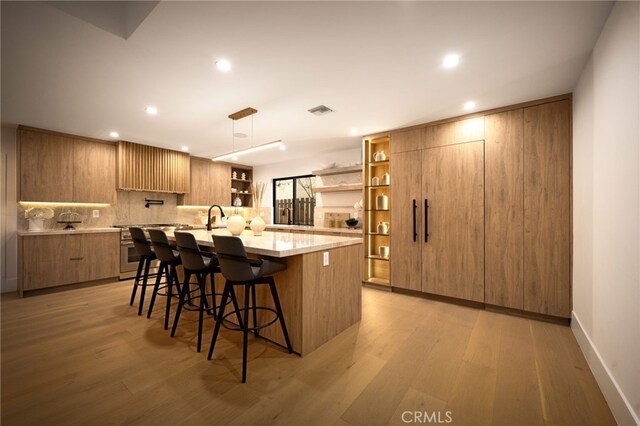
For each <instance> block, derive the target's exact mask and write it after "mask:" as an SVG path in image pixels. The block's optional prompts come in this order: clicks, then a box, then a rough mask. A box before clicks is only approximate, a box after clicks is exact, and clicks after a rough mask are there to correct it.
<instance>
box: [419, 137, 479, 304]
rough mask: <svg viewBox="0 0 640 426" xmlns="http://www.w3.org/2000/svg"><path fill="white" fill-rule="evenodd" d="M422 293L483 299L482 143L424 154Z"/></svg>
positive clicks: (456, 146) (428, 151)
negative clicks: (426, 236)
mask: <svg viewBox="0 0 640 426" xmlns="http://www.w3.org/2000/svg"><path fill="white" fill-rule="evenodd" d="M422 156H423V160H422V191H423V200H422V201H423V205H424V202H425V200H428V205H429V208H428V209H426V211H425V213H424V215H425V216H424V217H425V230H424V231H423V234H425V235H428V242H424V241H425V240H424V238H423V247H422V259H423V260H422V280H423V282H422V290H423V291H425V292H429V293H434V294H439V295H443V296H449V297H456V298H459V299H466V300H473V301H478V302H482V301H483V300H484V170H483V169H484V142H474V143H466V144H459V145H451V146H444V147H440V148H431V149H425V150H423V151H422Z"/></svg>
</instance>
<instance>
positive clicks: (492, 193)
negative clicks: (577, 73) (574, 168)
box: [390, 95, 571, 318]
mask: <svg viewBox="0 0 640 426" xmlns="http://www.w3.org/2000/svg"><path fill="white" fill-rule="evenodd" d="M390 151H391V161H390V163H391V164H390V170H391V182H392V185H391V200H392V209H391V251H392V253H393V254H394V255H393V256H391V262H390V268H391V271H390V275H391V283H390V284H391V286H392V287H397V288H405V289H409V290H414V291H422V292H427V293H432V294H438V295H443V296H449V297H454V298H458V299H464V300H471V301H476V302H482V303H484V304H486V305H492V306H499V307H505V308H511V309H516V310H521V311H527V312H532V313H537V314H544V315H549V316H554V317H561V318H569V317H570V315H571V274H570V272H571V270H570V268H571V95H563V96H557V97H554V98H548V99H542V100H539V101H532V102H528V103H526V104H520V105H514V106H509V107H504V108H500V109H496V110H492V111H487V112H484V113H478V114H475V115H474V116H471V117H462V118H458V119H455V118H454V119H448V120H443V121H440V122H437V123H427V124H425V125H422V126H414V127H412V128H408V129H399V130H397V131H393V132H391V141H390ZM418 176H419V177H418ZM425 199H428V200H429V201H428V203H429V208H428V209H427V208H426V204H425ZM414 200H417V204H418V207H417V215H418V220H417V223H416V226H415V230H416V232H417V233H418V238H417V240H418V241H417V243H416V242H415V241H414V238H413V234H414V225H413V223H414V221H413V218H412V216H413V201H414ZM425 213H428V222H427V221H426V217H425ZM427 226H428V227H429V229H428V232H429V242H428V243H427V242H425V232H426V227H427ZM420 267H421V271H419V269H420Z"/></svg>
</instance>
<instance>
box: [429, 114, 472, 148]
mask: <svg viewBox="0 0 640 426" xmlns="http://www.w3.org/2000/svg"><path fill="white" fill-rule="evenodd" d="M481 140H484V117H476V118H467V119H466V120H458V121H452V122H450V123H443V124H438V125H435V126H430V127H426V128H425V129H424V134H423V144H422V146H423V148H434V147H437V146H446V145H455V144H459V143H467V142H475V141H481Z"/></svg>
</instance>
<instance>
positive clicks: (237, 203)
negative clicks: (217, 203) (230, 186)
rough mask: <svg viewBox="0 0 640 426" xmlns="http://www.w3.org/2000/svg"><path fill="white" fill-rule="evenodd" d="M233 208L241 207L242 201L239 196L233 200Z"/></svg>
mask: <svg viewBox="0 0 640 426" xmlns="http://www.w3.org/2000/svg"><path fill="white" fill-rule="evenodd" d="M233 207H242V200H241V199H240V196H238V195H236V199H235V200H233Z"/></svg>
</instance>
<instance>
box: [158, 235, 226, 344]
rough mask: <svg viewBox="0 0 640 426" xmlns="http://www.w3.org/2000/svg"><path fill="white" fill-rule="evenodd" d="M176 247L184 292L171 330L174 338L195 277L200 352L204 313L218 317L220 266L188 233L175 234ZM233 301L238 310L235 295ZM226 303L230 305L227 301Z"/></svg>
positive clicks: (181, 294) (213, 256)
mask: <svg viewBox="0 0 640 426" xmlns="http://www.w3.org/2000/svg"><path fill="white" fill-rule="evenodd" d="M174 235H175V238H176V245H177V246H178V251H179V253H180V259H181V260H182V266H183V267H184V282H183V283H182V291H181V292H180V301H179V302H178V309H177V310H176V316H175V318H174V319H173V328H172V329H171V337H173V336H174V335H175V333H176V330H177V328H178V322H179V321H180V313H181V312H182V309H183V307H184V304H185V298H186V297H187V294H189V287H190V280H191V276H192V275H195V276H196V278H197V280H198V288H199V290H200V291H199V295H198V296H197V298H199V302H200V303H199V307H198V308H199V309H198V311H199V316H198V343H197V350H198V352H200V348H201V344H202V324H203V320H204V313H205V312H207V313H211V314H213V316H214V318H215V317H216V313H215V309H216V296H222V294H221V293H216V292H215V285H214V283H215V279H214V274H216V273H220V267H219V266H218V259H217V258H216V257H215V255H213V254H212V253H206V252H203V251H200V248H199V247H198V243H197V241H196V237H194V236H193V234H190V233H188V232H175V234H174ZM208 275H209V276H211V293H209V294H207V293H206V288H205V287H206V283H207V276H208ZM207 296H212V300H213V307H211V308H210V307H209V303H208V302H207ZM231 301H232V302H233V305H234V307H235V308H236V309H237V306H238V304H237V302H236V297H235V294H233V295H232V297H231ZM226 303H229V302H228V301H226Z"/></svg>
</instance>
